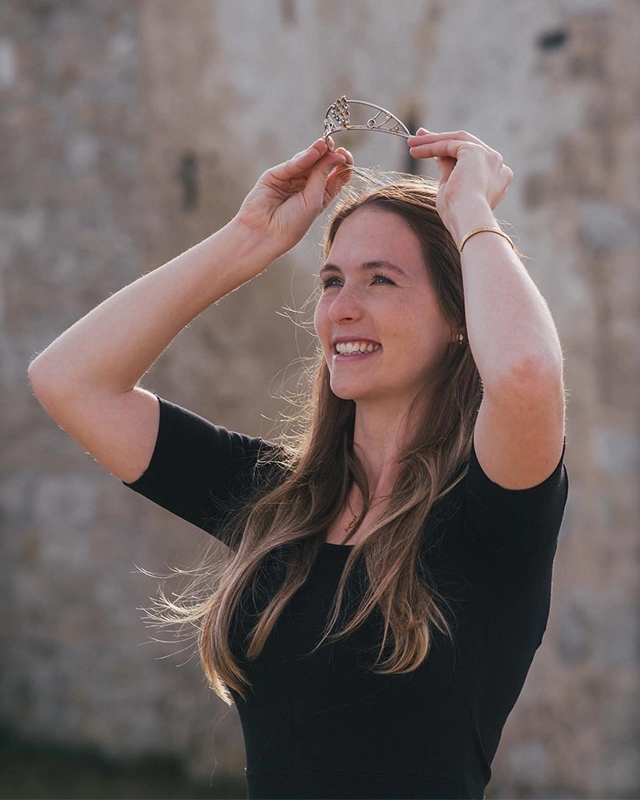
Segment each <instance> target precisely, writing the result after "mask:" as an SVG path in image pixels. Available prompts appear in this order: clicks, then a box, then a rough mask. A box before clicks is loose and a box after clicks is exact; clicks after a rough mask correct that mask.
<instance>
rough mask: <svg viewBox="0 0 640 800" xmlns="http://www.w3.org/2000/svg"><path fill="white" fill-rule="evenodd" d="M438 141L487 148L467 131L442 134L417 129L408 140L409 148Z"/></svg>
mask: <svg viewBox="0 0 640 800" xmlns="http://www.w3.org/2000/svg"><path fill="white" fill-rule="evenodd" d="M440 139H453V140H456V141H463V142H474V143H475V144H480V145H482V146H483V147H487V148H488V149H490V148H489V146H488V145H486V144H485V143H484V142H483V141H482V140H481V139H478V137H477V136H474V135H473V134H471V133H468V132H467V131H445V132H444V133H434V132H433V131H428V130H427V129H426V128H418V130H417V132H416V134H415V135H414V136H410V137H409V139H408V143H409V147H414V146H415V145H416V144H422V143H423V142H432V141H439V140H440Z"/></svg>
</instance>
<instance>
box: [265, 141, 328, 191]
mask: <svg viewBox="0 0 640 800" xmlns="http://www.w3.org/2000/svg"><path fill="white" fill-rule="evenodd" d="M327 152H328V147H327V144H326V142H325V141H324V139H316V141H315V142H314V143H313V144H312V145H310V146H309V147H307V149H306V150H302V151H301V152H300V153H296V154H295V156H293V158H290V159H289V160H288V161H285V162H284V163H283V164H278V166H276V167H273V168H272V169H271V170H269V172H270V173H271V174H272V175H273V177H274V178H277V179H278V180H284V181H287V180H290V179H291V178H298V177H300V175H302V174H303V173H304V172H306V171H307V170H308V169H309V168H310V167H312V166H313V165H314V164H315V163H316V162H317V161H319V160H320V159H321V158H322V157H323V156H324V155H326V153H327Z"/></svg>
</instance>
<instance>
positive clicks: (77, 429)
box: [28, 140, 352, 482]
mask: <svg viewBox="0 0 640 800" xmlns="http://www.w3.org/2000/svg"><path fill="white" fill-rule="evenodd" d="M351 160H352V159H351V156H350V155H349V154H348V153H347V152H346V151H344V150H338V151H336V152H335V153H330V152H328V150H327V146H326V144H325V143H324V140H318V141H317V142H315V143H314V144H313V145H312V146H311V147H310V148H309V149H308V150H305V151H304V152H303V153H299V154H298V155H297V156H294V158H293V159H291V160H290V161H287V162H285V163H284V164H281V165H279V166H278V167H274V168H273V169H272V170H268V171H267V172H266V173H265V174H264V175H263V176H262V177H261V178H260V180H259V181H258V183H257V185H256V187H255V188H254V189H253V190H252V192H251V193H250V194H249V195H248V197H247V199H246V200H245V202H244V203H243V205H242V207H241V209H240V211H239V212H238V214H237V216H236V217H235V218H234V219H233V220H232V221H231V222H230V223H229V224H228V225H226V226H225V227H224V228H222V229H221V230H220V231H218V232H217V233H214V234H213V235H212V236H209V237H208V238H207V239H205V240H204V241H202V242H200V243H199V244H197V245H196V246H195V247H192V248H191V249H190V250H188V251H187V252H185V253H183V254H182V255H180V256H178V257H177V258H174V259H173V260H172V261H169V262H168V263H167V264H165V265H164V266H162V267H159V268H158V269H156V270H154V271H153V272H151V273H149V274H147V275H144V276H143V277H141V278H139V279H138V280H136V281H134V282H133V283H132V284H130V285H129V286H126V287H124V288H123V289H121V290H120V291H119V292H116V294H114V295H112V296H111V297H109V298H108V299H107V300H105V301H104V302H103V303H101V304H100V305H99V306H97V308H95V309H93V310H92V311H90V312H89V313H88V314H87V315H86V316H84V317H83V318H82V319H80V320H79V321H78V322H76V323H75V324H74V325H72V326H71V328H69V329H68V330H67V331H65V332H64V333H63V334H62V335H61V336H59V337H58V338H57V339H56V340H55V341H54V342H53V343H52V344H50V345H49V347H47V348H46V349H45V350H44V351H43V352H42V353H41V354H40V355H38V356H37V357H36V358H35V359H34V360H33V361H32V362H31V364H30V366H29V371H28V374H29V380H30V382H31V386H32V388H33V391H34V394H35V395H36V397H37V398H38V400H39V402H40V403H41V404H42V406H43V407H44V408H45V410H46V411H47V412H48V413H49V414H50V415H51V416H52V417H53V419H55V421H56V422H57V423H58V424H59V425H60V426H61V427H62V428H63V429H64V430H65V431H67V433H69V434H70V435H71V436H72V437H73V438H74V439H76V440H77V441H78V442H79V443H80V444H81V445H82V446H83V447H84V448H85V449H86V450H87V451H88V452H89V453H91V454H92V455H93V456H94V457H95V458H96V460H97V461H99V462H100V463H101V464H103V465H104V466H105V467H106V468H107V469H108V470H110V471H111V472H112V473H113V474H115V475H117V476H118V477H119V478H121V479H122V480H125V481H128V482H131V481H133V480H135V479H136V478H137V477H139V476H140V475H141V474H142V472H143V471H144V469H145V468H146V466H147V465H148V463H149V461H150V459H151V454H152V452H153V446H154V444H155V439H156V435H157V430H158V420H159V409H158V403H157V399H156V398H155V396H154V395H152V394H151V393H150V392H145V391H144V390H142V389H140V388H136V384H137V382H138V381H139V380H140V379H141V378H142V376H143V375H144V374H145V373H146V372H147V371H148V370H149V369H150V367H151V366H152V365H153V363H154V362H155V361H156V359H157V358H158V357H159V356H160V355H161V353H162V352H163V351H164V350H165V349H166V347H167V346H168V345H169V344H170V342H171V341H172V340H173V339H174V338H175V337H176V336H177V334H178V333H179V332H180V331H181V330H182V329H183V328H184V327H185V326H186V325H188V324H189V323H190V322H191V321H192V320H193V319H195V318H196V317H197V316H198V315H199V314H200V313H201V312H202V311H204V310H205V309H206V308H208V307H209V306H210V305H212V304H213V303H215V302H216V301H217V300H219V299H220V298H221V297H223V296H224V295H226V294H228V293H229V292H231V291H233V290H234V289H236V288H238V287H239V286H241V285H242V284H243V283H245V282H246V281H248V280H250V279H251V278H252V277H254V276H255V275H258V274H259V273H260V272H262V271H263V270H264V269H265V268H266V267H267V266H268V265H269V264H270V263H271V262H272V261H273V260H274V259H275V258H277V257H278V256H280V255H282V254H283V253H285V252H286V251H287V250H289V249H290V248H291V247H293V246H294V245H295V244H296V242H297V241H299V240H300V239H301V238H302V236H304V234H305V232H306V230H307V229H308V228H309V226H310V225H311V223H312V222H313V220H314V219H315V217H316V216H317V215H318V214H319V213H320V212H321V211H322V210H323V208H325V207H326V206H327V205H328V203H329V202H330V201H331V199H333V197H334V196H335V194H336V192H337V191H338V189H339V188H340V186H341V185H342V184H343V183H344V182H345V180H347V179H348V172H349V170H346V169H345V170H342V169H341V167H342V166H343V165H344V164H345V162H346V161H351Z"/></svg>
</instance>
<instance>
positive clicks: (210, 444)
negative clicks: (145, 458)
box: [122, 395, 278, 543]
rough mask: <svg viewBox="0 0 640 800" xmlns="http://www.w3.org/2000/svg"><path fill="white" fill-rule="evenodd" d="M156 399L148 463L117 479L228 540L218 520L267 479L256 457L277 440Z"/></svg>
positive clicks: (269, 450) (272, 448) (271, 450)
mask: <svg viewBox="0 0 640 800" xmlns="http://www.w3.org/2000/svg"><path fill="white" fill-rule="evenodd" d="M156 396H157V395H156ZM157 397H158V396H157ZM158 401H159V403H160V424H159V428H158V436H157V439H156V444H155V448H154V451H153V455H152V457H151V461H150V463H149V466H148V467H147V469H146V470H145V472H144V473H143V474H142V475H141V477H140V478H138V480H136V481H134V482H133V483H126V482H125V481H122V483H123V484H124V485H125V486H126V487H128V488H129V489H133V491H134V492H138V494H141V495H143V496H144V497H146V498H148V499H149V500H152V501H153V502H154V503H156V504H157V505H159V506H161V507H162V508H166V509H167V510H168V511H171V512H172V513H173V514H176V515H177V516H178V517H181V518H182V519H184V520H187V521H188V522H191V523H192V524H193V525H196V526H197V527H199V528H202V529H203V530H205V531H207V532H208V533H210V534H212V535H214V536H216V537H217V538H219V539H221V541H225V543H227V542H226V539H225V536H224V534H223V533H222V530H223V527H222V526H223V523H224V522H225V520H226V519H227V518H228V516H229V514H230V513H231V512H232V511H233V509H234V508H235V509H237V508H239V507H240V505H241V504H242V503H243V501H246V500H247V498H248V497H249V496H250V495H251V494H252V493H253V492H254V491H256V490H259V489H260V487H261V486H262V485H263V484H266V483H267V478H268V475H269V474H272V471H271V473H269V472H268V468H266V467H265V469H264V471H263V472H261V471H260V470H259V469H258V464H259V458H261V457H262V456H263V455H265V454H266V455H269V454H271V455H273V454H274V453H275V451H276V450H277V449H278V448H277V445H275V444H273V443H270V442H266V441H264V440H263V439H259V438H252V437H250V436H245V435H244V434H241V433H236V432H234V431H229V430H227V429H226V428H223V427H221V426H219V425H214V424H213V423H211V422H209V421H208V420H206V419H204V418H203V417H200V416H198V415H197V414H195V413H193V412H192V411H189V410H187V409H185V408H182V407H180V406H178V405H175V404H174V403H171V402H169V401H168V400H164V399H163V398H161V397H158ZM272 463H273V460H272Z"/></svg>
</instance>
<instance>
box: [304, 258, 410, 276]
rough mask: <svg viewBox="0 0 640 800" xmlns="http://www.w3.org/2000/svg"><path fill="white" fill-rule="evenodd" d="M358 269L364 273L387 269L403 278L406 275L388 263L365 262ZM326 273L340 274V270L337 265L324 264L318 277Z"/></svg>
mask: <svg viewBox="0 0 640 800" xmlns="http://www.w3.org/2000/svg"><path fill="white" fill-rule="evenodd" d="M360 269H361V270H362V271H364V272H366V271H371V270H374V269H388V270H389V271H390V272H395V273H396V274H398V275H401V276H402V277H403V278H406V277H407V273H406V272H405V271H404V270H403V269H400V267H398V266H396V264H392V263H391V262H390V261H365V262H364V263H363V264H360ZM327 272H339V273H340V274H342V270H341V269H340V267H339V266H338V265H337V264H325V265H324V266H323V267H322V269H321V270H320V275H321V276H322V275H324V274H326V273H327Z"/></svg>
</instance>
